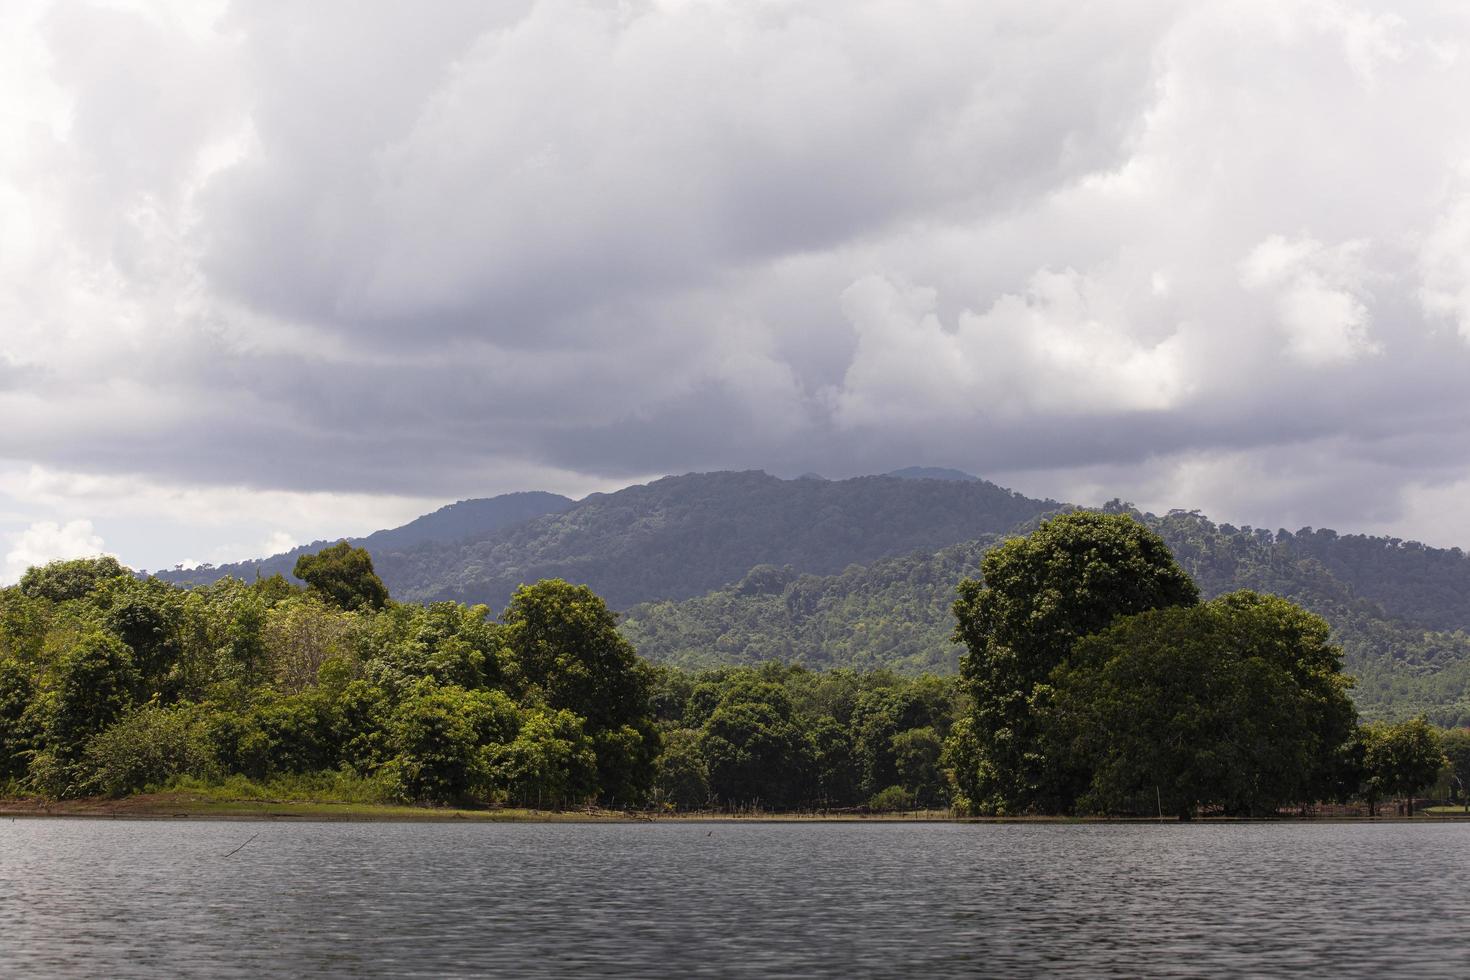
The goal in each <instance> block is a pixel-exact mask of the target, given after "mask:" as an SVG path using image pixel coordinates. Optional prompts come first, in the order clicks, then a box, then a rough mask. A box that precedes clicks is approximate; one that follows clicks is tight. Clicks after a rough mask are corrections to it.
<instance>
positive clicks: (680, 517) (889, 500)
mask: <svg viewBox="0 0 1470 980" xmlns="http://www.w3.org/2000/svg"><path fill="white" fill-rule="evenodd" d="M1060 506H1062V505H1061V504H1059V503H1057V502H1056V501H1053V500H1032V499H1030V498H1028V497H1024V496H1022V495H1020V494H1017V493H1013V492H1011V491H1009V490H1005V489H1002V488H1001V487H998V486H996V485H994V484H993V483H987V482H985V481H983V480H978V479H977V480H974V481H962V480H931V479H903V478H899V477H890V476H865V477H857V478H854V479H849V480H818V479H798V480H782V479H778V478H777V477H774V476H770V475H769V474H766V473H762V472H758V471H748V472H738V473H735V472H727V473H696V474H689V475H685V476H674V477H666V478H665V479H662V480H656V481H654V482H653V483H649V484H647V485H642V486H634V487H628V488H627V489H624V490H620V491H618V492H617V493H611V494H593V495H592V496H590V497H588V498H586V499H585V500H583V501H581V502H579V503H578V504H577V505H576V506H574V507H572V508H570V509H568V510H566V511H564V512H562V513H558V514H549V515H546V516H544V517H540V518H537V519H535V520H531V521H527V522H524V523H522V524H519V525H515V526H511V527H506V528H503V529H501V530H498V531H495V532H493V533H490V534H487V535H484V536H481V537H478V538H475V539H471V540H466V541H462V542H458V543H455V544H452V545H444V544H428V545H422V546H419V547H416V548H413V549H408V550H405V551H402V552H399V553H395V554H386V555H380V554H378V553H377V552H374V559H375V561H376V562H377V563H378V570H379V574H381V575H382V577H383V580H384V581H385V582H386V583H387V584H388V587H389V589H390V590H391V591H392V592H393V594H394V595H395V596H396V597H398V598H400V599H407V600H415V601H422V600H435V599H456V600H460V601H464V602H472V603H477V602H483V603H487V604H489V605H490V606H491V607H492V608H495V609H498V608H500V607H502V606H504V605H505V603H506V601H507V600H508V599H509V598H510V594H511V592H512V591H514V589H515V588H516V586H518V585H520V584H521V583H523V582H534V581H537V580H538V579H543V578H564V579H567V580H569V581H572V582H576V583H579V584H585V585H590V586H591V587H592V588H593V589H594V590H596V591H597V592H598V594H600V595H602V596H603V597H604V598H605V599H606V600H607V601H608V603H609V605H611V606H612V607H613V608H615V609H626V608H628V607H630V606H632V605H634V604H636V603H639V602H648V601H654V600H661V599H686V598H690V597H693V596H697V595H703V594H704V593H706V592H709V591H712V590H714V589H719V588H721V587H723V586H726V585H728V584H730V583H732V582H738V581H740V580H741V578H742V577H744V575H745V573H746V572H748V571H749V570H750V569H751V568H754V567H755V566H756V565H761V564H770V565H776V566H778V567H780V566H784V565H790V566H791V567H792V569H793V570H794V571H795V572H797V573H811V574H822V575H830V574H835V573H837V572H839V571H841V570H842V569H844V568H846V567H847V566H848V565H851V564H854V563H862V564H865V563H868V562H872V561H876V560H878V559H881V558H888V557H894V556H898V555H904V554H908V553H910V552H913V551H916V550H924V551H930V552H932V551H936V550H938V549H940V548H944V547H946V546H948V545H952V544H954V543H955V542H958V541H968V540H973V539H975V538H976V537H978V536H980V535H983V534H996V533H1001V532H1003V531H1006V530H1008V529H1010V528H1012V527H1015V526H1016V525H1017V524H1020V523H1022V522H1025V521H1028V520H1032V519H1035V518H1036V517H1038V516H1039V515H1041V514H1044V513H1047V512H1049V511H1052V510H1055V509H1057V508H1059V507H1060ZM370 550H371V549H370Z"/></svg>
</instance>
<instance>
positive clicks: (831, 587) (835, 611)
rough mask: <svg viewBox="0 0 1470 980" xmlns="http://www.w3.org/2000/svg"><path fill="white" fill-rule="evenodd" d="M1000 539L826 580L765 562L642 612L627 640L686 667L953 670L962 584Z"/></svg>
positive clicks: (631, 617)
mask: <svg viewBox="0 0 1470 980" xmlns="http://www.w3.org/2000/svg"><path fill="white" fill-rule="evenodd" d="M999 540H1000V539H999V538H984V539H981V540H979V541H971V542H967V543H965V544H961V545H955V546H953V547H950V548H945V549H944V550H943V551H940V552H938V553H934V554H924V553H920V554H911V555H906V556H904V557H901V558H885V559H883V560H881V561H877V562H874V563H873V564H871V565H854V566H851V567H849V568H847V569H846V570H844V571H843V572H841V573H840V574H837V575H832V576H826V577H823V576H817V575H795V574H794V573H791V572H790V570H789V569H779V570H777V569H773V567H772V566H762V567H759V568H757V569H752V571H751V573H750V574H749V575H747V576H746V577H745V579H743V580H742V581H741V583H740V584H739V585H736V586H730V587H727V588H724V589H720V590H718V591H715V592H711V593H709V594H708V595H704V596H700V597H698V598H693V599H688V600H685V601H683V602H667V601H666V602H655V603H647V604H644V605H640V606H635V607H634V608H633V609H632V610H631V611H630V612H629V613H628V618H627V620H626V621H625V622H624V623H623V627H622V629H623V634H624V635H625V636H627V637H628V639H629V640H631V641H632V643H633V645H634V646H636V647H637V648H638V651H639V653H641V654H642V655H643V656H645V657H648V658H649V659H651V660H654V661H658V662H663V663H669V664H676V665H678V666H680V667H684V668H710V667H715V666H719V665H721V664H755V663H761V662H764V661H767V660H782V661H785V662H788V663H798V664H802V665H804V666H807V667H811V668H814V669H830V668H834V667H852V668H855V669H859V670H876V669H880V668H887V669H891V670H897V671H900V672H902V673H907V674H918V673H923V672H933V673H953V672H954V671H955V670H956V669H957V668H958V664H959V657H958V654H957V652H956V648H955V646H954V645H953V644H952V643H950V642H949V639H950V633H951V632H952V631H953V627H952V622H953V620H952V617H951V614H950V608H951V606H953V604H954V589H955V584H956V583H958V582H959V581H961V580H962V579H965V578H971V577H974V576H976V575H978V574H979V570H980V560H981V558H983V557H984V554H985V552H986V550H987V549H988V548H989V547H991V546H992V545H994V544H995V543H997V542H998V541H999ZM778 583H784V584H780V586H779V587H777V586H778Z"/></svg>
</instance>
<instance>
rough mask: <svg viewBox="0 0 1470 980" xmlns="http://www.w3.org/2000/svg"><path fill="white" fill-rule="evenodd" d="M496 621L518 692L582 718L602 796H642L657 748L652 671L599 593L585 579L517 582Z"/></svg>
mask: <svg viewBox="0 0 1470 980" xmlns="http://www.w3.org/2000/svg"><path fill="white" fill-rule="evenodd" d="M501 622H502V623H503V624H504V631H503V633H502V639H503V642H504V643H505V646H506V648H507V651H508V657H507V659H508V661H509V662H508V664H507V666H506V674H507V679H508V680H509V681H510V682H511V683H512V684H513V685H515V686H516V687H518V688H519V689H520V690H521V692H522V693H523V695H524V696H527V697H529V698H530V699H532V700H541V701H544V702H545V704H546V705H547V706H548V707H550V708H552V709H553V710H556V709H563V708H564V709H566V710H568V711H571V712H572V713H573V714H575V715H578V716H579V717H581V718H583V719H584V720H585V723H586V732H587V734H588V736H590V737H591V738H592V740H593V742H594V744H595V745H596V749H597V768H598V784H599V786H600V787H601V792H602V795H603V798H604V799H617V800H619V801H621V802H638V801H639V800H641V799H643V798H645V797H647V795H648V792H649V790H650V789H652V786H653V760H654V759H655V758H656V757H657V755H658V732H657V729H656V728H655V727H654V724H653V703H652V690H653V673H652V670H651V669H650V668H649V667H648V665H647V664H645V663H644V662H643V661H641V660H639V659H638V655H637V653H636V652H634V650H633V647H632V646H631V645H630V644H629V643H628V641H627V640H625V639H624V638H623V636H622V634H620V633H619V632H618V628H617V627H618V624H617V617H616V616H615V615H614V614H613V613H612V612H611V611H610V610H609V609H608V608H607V605H606V604H605V603H604V602H603V601H602V599H600V598H599V597H598V596H597V594H596V593H594V592H593V591H592V590H591V589H589V588H587V587H586V586H583V585H571V584H569V583H567V582H563V581H561V580H560V579H548V580H545V581H541V582H537V583H536V584H535V585H524V586H521V587H520V588H519V589H517V590H516V592H515V595H514V596H513V597H512V598H511V601H510V606H509V607H508V608H507V609H506V611H505V613H504V615H502V616H501ZM630 733H631V734H630Z"/></svg>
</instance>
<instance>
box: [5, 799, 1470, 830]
mask: <svg viewBox="0 0 1470 980" xmlns="http://www.w3.org/2000/svg"><path fill="white" fill-rule="evenodd" d="M3 817H10V818H12V819H15V818H28V819H29V818H48V817H60V818H76V817H81V818H92V819H110V820H239V821H296V822H307V821H319V822H402V823H444V822H469V823H906V824H917V823H1010V824H1014V823H1043V824H1048V823H1050V824H1113V823H1127V824H1140V823H1141V824H1157V823H1164V824H1170V825H1176V826H1177V825H1178V821H1177V820H1174V819H1172V818H1165V819H1163V820H1160V819H1158V818H1156V817H1059V816H1023V817H957V816H953V815H951V814H949V813H947V812H946V811H932V810H931V811H917V812H913V811H911V812H908V813H841V814H838V813H828V814H821V813H760V814H744V813H715V812H710V813H657V814H655V813H643V812H625V811H621V810H595V809H588V810H557V811H553V810H523V809H495V808H492V809H476V810H471V809H452V808H446V807H418V806H394V805H387V804H370V803H334V802H325V801H310V802H307V801H298V800H227V799H214V798H210V797H204V796H198V795H195V794H189V793H150V794H144V795H139V796H129V797H123V798H122V799H109V798H89V799H81V800H41V799H29V798H21V799H0V818H3ZM1425 821H1428V822H1432V823H1458V822H1465V821H1470V814H1465V813H1459V812H1457V813H1430V812H1428V811H1420V812H1419V813H1418V814H1417V815H1415V816H1413V817H1405V816H1398V815H1395V814H1380V815H1379V816H1376V817H1369V816H1366V815H1354V814H1346V813H1336V814H1332V813H1328V814H1316V815H1312V816H1305V817H1304V816H1297V815H1290V816H1281V817H1258V818H1241V817H1203V818H1198V819H1196V820H1195V821H1193V822H1195V823H1211V824H1214V823H1251V822H1256V823H1261V822H1267V823H1400V822H1416V823H1423V822H1425Z"/></svg>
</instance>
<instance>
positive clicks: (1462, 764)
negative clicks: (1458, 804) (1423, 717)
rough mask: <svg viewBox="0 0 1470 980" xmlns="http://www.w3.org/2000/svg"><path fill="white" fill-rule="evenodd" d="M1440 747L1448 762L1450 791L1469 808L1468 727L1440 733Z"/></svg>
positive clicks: (1469, 759) (1469, 760)
mask: <svg viewBox="0 0 1470 980" xmlns="http://www.w3.org/2000/svg"><path fill="white" fill-rule="evenodd" d="M1440 747H1441V748H1443V749H1444V755H1445V758H1446V759H1448V760H1449V763H1450V784H1451V792H1452V793H1453V794H1454V795H1455V796H1456V797H1457V798H1459V799H1460V800H1461V801H1463V802H1464V804H1465V806H1466V808H1467V809H1470V728H1452V729H1450V730H1449V731H1447V732H1444V733H1442V734H1441V735H1440Z"/></svg>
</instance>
